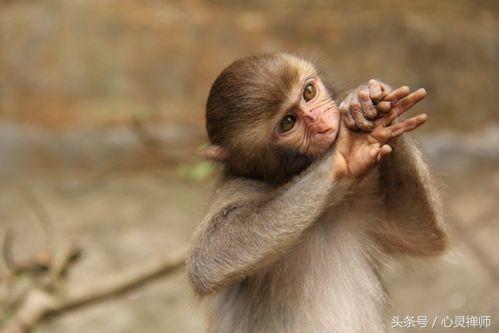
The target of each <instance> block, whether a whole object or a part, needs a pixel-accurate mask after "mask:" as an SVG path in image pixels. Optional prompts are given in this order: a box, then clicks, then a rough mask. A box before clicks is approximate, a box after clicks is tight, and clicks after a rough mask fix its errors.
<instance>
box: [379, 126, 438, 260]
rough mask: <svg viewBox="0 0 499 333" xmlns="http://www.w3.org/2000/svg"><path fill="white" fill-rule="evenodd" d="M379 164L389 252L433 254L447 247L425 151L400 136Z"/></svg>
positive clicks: (385, 237)
mask: <svg viewBox="0 0 499 333" xmlns="http://www.w3.org/2000/svg"><path fill="white" fill-rule="evenodd" d="M390 144H391V145H392V146H393V152H392V154H391V155H389V156H388V157H387V158H386V159H384V160H383V161H382V162H381V163H380V166H379V170H380V176H381V180H382V188H383V190H384V193H383V194H384V200H385V208H386V213H387V219H388V222H389V223H388V225H386V226H384V227H385V228H384V229H383V232H382V233H381V234H380V237H381V238H382V242H381V243H382V244H384V245H386V246H387V248H386V250H387V251H389V252H398V253H406V254H410V255H423V256H430V255H436V254H439V253H441V252H442V251H443V250H444V249H445V245H446V237H445V233H444V232H443V230H442V226H443V213H442V204H441V201H440V198H439V195H438V193H437V191H436V189H435V186H434V182H433V180H432V179H431V176H430V173H429V171H428V168H427V165H426V163H425V162H424V161H423V159H422V158H421V153H420V152H419V150H418V149H417V148H416V146H415V144H414V143H413V142H411V140H410V139H409V138H408V137H405V136H403V137H399V138H396V139H395V140H394V141H393V143H390Z"/></svg>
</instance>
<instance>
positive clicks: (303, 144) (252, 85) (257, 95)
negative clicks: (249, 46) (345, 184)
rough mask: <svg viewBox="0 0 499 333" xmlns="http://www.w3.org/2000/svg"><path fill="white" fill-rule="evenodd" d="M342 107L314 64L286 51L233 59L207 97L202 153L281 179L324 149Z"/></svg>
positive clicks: (244, 171) (251, 173)
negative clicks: (205, 138)
mask: <svg viewBox="0 0 499 333" xmlns="http://www.w3.org/2000/svg"><path fill="white" fill-rule="evenodd" d="M339 123H340V112H339V109H338V107H337V106H336V104H335V102H334V101H333V100H332V98H331V94H330V93H329V91H328V90H327V89H326V87H325V85H324V83H323V82H322V80H321V79H320V77H319V75H318V73H317V71H316V69H315V67H314V66H313V65H312V64H311V63H309V62H307V61H305V60H303V59H300V58H297V57H294V56H291V55H288V54H270V55H261V56H253V57H248V58H243V59H239V60H237V61H235V62H234V63H232V64H231V65H230V66H228V67H227V68H226V69H224V70H223V71H222V73H220V75H219V76H218V77H217V79H216V80H215V82H214V83H213V85H212V87H211V89H210V95H209V97H208V101H207V103H206V128H207V131H208V136H209V138H210V141H211V145H210V146H209V147H207V149H205V151H204V152H205V156H206V157H207V158H210V159H214V160H218V161H222V162H223V163H224V164H225V166H226V168H227V170H228V171H229V172H230V173H232V174H236V175H241V176H246V177H250V178H258V179H263V180H266V181H273V182H279V181H283V180H286V179H289V178H290V177H292V176H293V175H295V174H296V173H298V172H300V171H302V170H303V169H305V168H306V167H307V166H308V165H310V164H311V163H312V162H313V161H314V160H315V159H316V158H318V157H320V156H321V155H322V154H324V153H325V152H326V151H327V150H328V149H329V147H330V146H331V144H332V143H333V142H334V140H335V139H336V136H337V133H338V128H339Z"/></svg>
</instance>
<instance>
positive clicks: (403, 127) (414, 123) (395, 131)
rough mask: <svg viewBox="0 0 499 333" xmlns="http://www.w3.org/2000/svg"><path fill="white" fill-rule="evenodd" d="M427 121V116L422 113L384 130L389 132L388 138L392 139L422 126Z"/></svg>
mask: <svg viewBox="0 0 499 333" xmlns="http://www.w3.org/2000/svg"><path fill="white" fill-rule="evenodd" d="M427 119H428V116H427V115H426V114H425V113H422V114H420V115H417V116H415V117H412V118H409V119H407V120H404V121H402V122H400V123H397V124H395V125H391V126H389V127H387V128H386V129H388V130H389V131H390V136H391V137H392V138H394V137H397V136H400V135H402V134H404V133H407V132H410V131H412V130H414V129H416V128H418V127H419V126H421V125H423V124H424V123H425V122H426V120H427Z"/></svg>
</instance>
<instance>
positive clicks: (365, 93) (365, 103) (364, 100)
mask: <svg viewBox="0 0 499 333" xmlns="http://www.w3.org/2000/svg"><path fill="white" fill-rule="evenodd" d="M380 92H381V89H380ZM358 96H359V102H360V105H361V108H362V114H363V115H364V118H366V119H368V120H373V119H375V118H376V116H377V115H378V111H377V110H376V107H375V106H374V104H373V102H372V100H371V97H370V93H369V90H368V89H367V88H366V89H361V90H360V91H359V93H358Z"/></svg>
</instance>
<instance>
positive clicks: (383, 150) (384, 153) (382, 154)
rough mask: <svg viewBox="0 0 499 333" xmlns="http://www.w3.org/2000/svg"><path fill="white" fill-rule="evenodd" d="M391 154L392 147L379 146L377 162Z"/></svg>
mask: <svg viewBox="0 0 499 333" xmlns="http://www.w3.org/2000/svg"><path fill="white" fill-rule="evenodd" d="M391 152H392V147H390V146H389V145H383V146H381V148H380V149H379V154H378V157H377V162H380V161H381V160H382V159H383V158H384V157H385V156H388V155H390V153H391Z"/></svg>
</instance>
